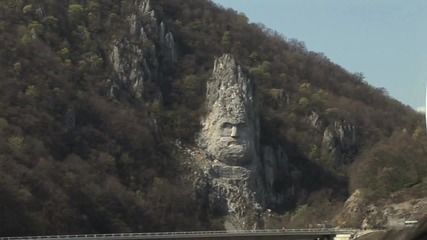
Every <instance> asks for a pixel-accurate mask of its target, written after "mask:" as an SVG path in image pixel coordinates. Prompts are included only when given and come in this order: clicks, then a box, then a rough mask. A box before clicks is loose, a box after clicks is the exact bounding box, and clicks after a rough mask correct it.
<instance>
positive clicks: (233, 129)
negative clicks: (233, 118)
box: [231, 126, 238, 138]
mask: <svg viewBox="0 0 427 240" xmlns="http://www.w3.org/2000/svg"><path fill="white" fill-rule="evenodd" d="M231 137H233V138H237V137H238V135H237V127H236V126H233V128H232V129H231Z"/></svg>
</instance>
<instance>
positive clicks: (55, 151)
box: [0, 0, 427, 235]
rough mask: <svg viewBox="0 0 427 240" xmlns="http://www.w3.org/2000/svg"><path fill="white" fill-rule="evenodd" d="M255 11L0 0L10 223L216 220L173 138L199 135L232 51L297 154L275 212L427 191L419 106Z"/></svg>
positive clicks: (4, 193)
mask: <svg viewBox="0 0 427 240" xmlns="http://www.w3.org/2000/svg"><path fill="white" fill-rule="evenodd" d="M247 21H248V20H247V18H246V17H245V16H244V15H243V14H238V13H236V12H234V11H232V10H230V9H228V10H226V9H222V8H219V7H218V6H216V5H214V4H213V3H211V2H209V1H202V0H194V1H193V0H192V1H184V0H176V1H164V0H158V1H143V0H139V1H135V2H132V3H131V2H127V1H111V0H103V1H91V0H87V1H36V0H34V1H28V0H27V1H16V0H6V1H2V2H1V3H0V44H1V45H2V46H4V47H3V48H1V49H0V66H1V69H2V71H1V72H0V93H1V94H0V109H1V114H0V134H1V138H0V159H1V161H0V164H1V165H0V182H1V183H2V184H0V192H1V194H0V196H1V197H0V203H1V205H2V206H3V208H2V210H0V215H1V217H0V219H2V222H1V223H2V224H1V225H0V234H1V235H24V234H56V233H62V234H65V233H82V232H103V233H105V232H124V231H162V230H169V231H174V230H184V229H185V230H196V229H206V228H208V229H211V228H220V227H221V225H220V223H219V220H218V219H220V218H219V216H218V215H217V213H216V212H215V211H214V210H212V209H209V207H208V206H207V205H206V201H205V199H203V198H201V196H200V195H198V194H197V193H194V189H193V188H192V187H190V185H191V184H189V181H190V180H188V178H187V177H186V176H187V175H188V171H187V169H185V168H184V167H182V158H186V157H185V155H183V154H182V153H181V152H180V151H178V150H177V149H176V145H175V144H173V143H174V142H175V141H176V140H180V141H182V142H183V143H184V144H185V145H186V146H194V145H195V141H194V140H195V136H196V135H197V133H198V132H199V131H200V130H201V118H202V117H203V116H204V115H206V112H207V108H206V106H205V105H204V102H205V91H206V83H207V81H208V79H209V77H210V75H211V73H212V69H213V65H214V60H215V59H216V58H217V57H219V56H221V55H223V54H224V53H229V54H231V55H233V56H234V58H235V59H236V61H237V62H238V64H239V65H240V66H242V67H243V68H244V69H245V70H246V71H247V72H248V75H249V76H250V77H251V78H252V79H254V81H255V85H256V95H257V97H258V105H259V118H260V139H261V140H260V141H261V144H264V145H268V146H271V147H272V148H274V149H279V148H280V149H283V152H285V153H286V156H287V157H288V159H289V164H290V167H289V169H290V170H292V171H291V172H292V173H293V175H292V176H293V177H290V176H284V177H283V178H282V179H277V181H275V183H274V188H275V191H277V192H285V193H287V200H288V201H286V203H285V204H283V205H280V206H274V207H275V209H274V210H275V211H278V212H281V213H287V214H288V215H289V216H290V215H292V216H293V217H292V218H294V217H295V215H296V213H295V212H293V211H294V210H295V209H296V208H298V207H300V206H305V207H307V206H308V209H310V210H307V213H306V214H309V213H310V214H312V212H311V211H314V212H315V213H316V216H318V219H317V218H314V219H312V220H311V221H313V223H314V222H315V221H318V220H319V221H320V220H321V218H322V217H323V216H324V214H323V213H321V212H320V211H319V209H320V208H322V207H323V209H330V208H333V209H336V208H337V206H340V204H341V203H342V202H343V201H344V200H345V199H346V198H347V197H348V195H349V194H351V193H352V192H353V190H355V189H367V190H368V192H376V191H377V189H378V188H379V187H381V191H379V192H378V193H376V194H374V195H373V196H374V197H373V198H370V199H367V201H369V202H376V201H379V200H381V199H382V198H384V196H387V194H390V193H393V192H399V191H401V192H403V193H402V194H401V196H402V197H401V199H402V200H406V199H410V198H412V197H413V196H412V195H410V194H407V193H406V192H407V191H409V192H411V191H413V188H414V187H416V189H423V191H418V193H419V195H418V196H417V197H424V196H425V186H426V180H425V178H426V175H427V173H426V172H425V171H423V170H422V169H427V168H425V167H424V166H425V163H424V162H425V161H423V157H422V156H424V155H425V150H424V148H423V146H424V143H426V140H427V139H426V138H425V136H424V135H423V133H422V130H421V126H423V124H422V117H421V116H420V115H419V114H418V113H416V112H415V111H413V110H412V109H410V108H409V107H405V106H403V105H402V104H400V103H399V102H397V101H396V100H394V99H391V98H390V97H388V96H387V94H386V92H385V91H384V90H383V89H376V88H374V87H372V86H369V85H368V84H367V83H366V82H365V81H364V80H363V75H362V74H358V73H356V74H354V73H349V72H347V71H346V70H345V69H343V68H341V67H340V66H338V65H336V64H335V63H332V62H331V61H329V60H328V59H327V57H326V56H324V55H323V54H319V53H314V52H310V51H309V50H307V49H306V48H305V46H304V43H303V42H300V41H297V40H295V39H286V38H285V37H283V36H281V35H280V34H278V33H276V32H274V31H272V30H269V29H267V28H266V27H264V26H261V25H256V24H248V22H247ZM420 131H421V132H420ZM402 139H404V140H405V141H402ZM398 144H399V145H400V146H401V148H399V149H396V147H395V146H396V145H398ZM388 149H394V150H396V151H389V150H388ZM397 150H399V151H397ZM383 152H386V153H388V154H390V155H386V154H383ZM403 158H404V159H405V160H407V161H409V162H410V163H411V164H405V165H404V166H401V165H399V164H402V162H401V161H400V159H403ZM379 163H381V164H379ZM412 163H413V164H412ZM385 169H392V170H391V171H389V172H391V173H393V174H384V175H378V173H380V172H384V170H385ZM395 169H399V170H402V169H407V170H408V171H411V174H410V176H409V175H401V174H397V173H396V174H395V171H394V170H395ZM348 170H350V173H348ZM402 171H403V170H402ZM366 174H368V175H367V176H368V177H371V178H376V179H375V181H376V182H377V185H378V184H379V186H376V187H375V188H372V187H371V184H370V183H371V182H370V181H366V179H370V178H366V179H364V177H365V176H366ZM413 176H415V179H414V177H413ZM372 181H374V180H372ZM349 182H350V187H349V186H348V183H349ZM395 182H398V183H396V184H390V183H395ZM291 189H298V190H292V191H291ZM319 199H321V200H322V201H319ZM325 199H326V200H325ZM319 202H321V203H319ZM322 204H323V205H322ZM325 204H326V206H328V207H330V208H324V206H325ZM299 213H301V211H300V212H299ZM302 215H304V214H302ZM332 217H333V216H330V218H332ZM289 219H291V217H289V218H287V219H285V221H288V220H289ZM300 221H301V224H303V223H308V222H306V219H304V217H301V220H300ZM294 222H295V224H296V222H298V221H297V220H295V219H294Z"/></svg>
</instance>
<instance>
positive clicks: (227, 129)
mask: <svg viewBox="0 0 427 240" xmlns="http://www.w3.org/2000/svg"><path fill="white" fill-rule="evenodd" d="M232 129H233V124H231V123H228V122H225V123H223V124H222V125H221V136H222V137H229V136H230V135H231V131H232Z"/></svg>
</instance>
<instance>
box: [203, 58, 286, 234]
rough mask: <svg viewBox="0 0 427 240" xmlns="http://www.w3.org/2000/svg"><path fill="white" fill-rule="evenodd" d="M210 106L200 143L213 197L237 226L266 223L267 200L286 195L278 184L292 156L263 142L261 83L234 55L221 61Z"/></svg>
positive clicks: (271, 201)
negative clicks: (258, 95)
mask: <svg viewBox="0 0 427 240" xmlns="http://www.w3.org/2000/svg"><path fill="white" fill-rule="evenodd" d="M206 106H207V110H208V113H207V115H206V116H205V117H204V118H203V119H202V120H201V121H202V130H201V132H200V133H199V135H198V137H197V143H198V146H199V147H200V149H201V151H203V152H204V154H205V156H206V159H207V160H208V161H207V162H208V163H207V164H206V165H204V167H203V169H204V170H203V171H204V173H205V179H206V180H207V181H209V184H206V186H210V187H209V189H208V192H209V195H210V197H209V198H210V199H211V200H210V202H211V203H212V204H214V205H215V207H214V208H215V209H217V210H219V211H220V212H222V213H223V214H224V215H227V216H228V220H230V221H229V222H227V223H228V224H231V225H233V226H234V228H246V229H247V228H260V227H262V226H263V222H262V220H261V215H262V212H263V211H264V210H265V208H266V206H267V204H277V203H281V202H283V200H284V196H283V194H281V193H275V191H274V184H275V182H276V181H278V179H279V178H280V177H281V176H283V175H284V174H287V173H288V160H287V156H286V154H285V153H284V152H283V151H282V150H281V149H280V148H278V149H273V148H272V147H269V146H262V147H261V146H260V137H259V136H260V126H259V113H258V106H257V99H256V95H255V85H254V83H253V82H252V80H251V79H250V78H248V76H247V74H246V73H245V71H244V70H243V69H242V68H241V67H240V66H239V65H238V64H237V63H236V61H235V60H234V58H233V56H232V55H230V54H225V55H223V56H221V57H220V58H218V59H216V60H215V63H214V69H213V72H212V76H211V78H210V79H209V81H208V83H207V92H206ZM261 149H262V151H261Z"/></svg>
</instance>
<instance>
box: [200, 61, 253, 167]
mask: <svg viewBox="0 0 427 240" xmlns="http://www.w3.org/2000/svg"><path fill="white" fill-rule="evenodd" d="M206 96H207V102H206V104H207V106H208V111H209V113H208V115H207V116H206V117H205V119H204V120H203V121H202V125H203V129H202V131H201V133H200V137H199V144H200V146H201V147H202V148H204V149H205V151H206V153H207V155H208V156H209V157H210V158H212V159H217V160H218V161H220V162H222V163H224V164H227V165H231V166H247V165H250V164H251V163H253V161H254V159H255V158H256V156H257V154H258V141H259V137H258V136H259V119H258V110H257V107H256V103H255V101H254V92H253V83H252V81H251V80H250V79H248V78H247V77H246V75H245V74H243V72H242V69H241V68H240V66H238V65H237V64H236V62H235V60H234V58H233V57H232V56H231V55H229V54H226V55H223V56H222V57H220V58H218V59H217V60H216V61H215V64H214V70H213V73H212V78H211V79H210V80H209V81H208V85H207V93H206Z"/></svg>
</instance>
